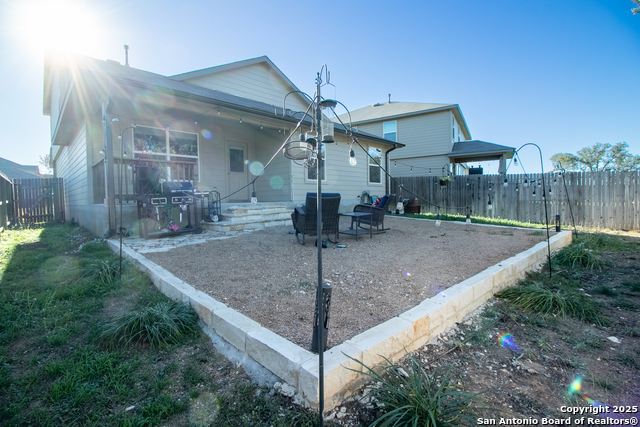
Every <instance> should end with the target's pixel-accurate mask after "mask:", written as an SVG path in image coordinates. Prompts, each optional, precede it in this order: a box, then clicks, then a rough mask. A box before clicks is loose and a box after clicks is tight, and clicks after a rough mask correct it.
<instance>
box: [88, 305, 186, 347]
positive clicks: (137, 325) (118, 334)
mask: <svg viewBox="0 0 640 427" xmlns="http://www.w3.org/2000/svg"><path fill="white" fill-rule="evenodd" d="M197 322H198V315H197V314H196V313H195V311H193V309H192V308H191V307H189V306H188V305H186V304H182V303H177V302H173V301H171V302H163V303H159V304H156V305H154V306H147V307H145V308H142V309H140V310H135V311H132V312H130V313H126V314H124V315H122V316H119V317H116V318H115V319H113V320H112V321H110V322H107V323H105V324H104V325H103V331H102V333H101V334H100V335H99V340H100V341H102V342H103V343H104V344H106V345H107V346H109V347H115V346H116V345H129V344H132V343H149V344H150V345H151V346H152V347H163V346H168V345H171V344H175V343H177V342H179V341H181V340H182V339H184V338H185V337H187V336H188V335H190V334H192V333H193V332H194V331H195V330H196V324H197Z"/></svg>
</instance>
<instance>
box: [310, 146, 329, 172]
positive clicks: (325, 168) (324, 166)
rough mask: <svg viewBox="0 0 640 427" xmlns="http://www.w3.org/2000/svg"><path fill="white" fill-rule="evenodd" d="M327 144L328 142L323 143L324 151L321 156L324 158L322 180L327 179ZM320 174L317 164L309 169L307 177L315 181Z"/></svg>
mask: <svg viewBox="0 0 640 427" xmlns="http://www.w3.org/2000/svg"><path fill="white" fill-rule="evenodd" d="M326 146H327V144H322V152H321V155H320V157H321V158H322V180H323V181H326V180H327V162H326V154H327V153H326V151H327V149H326ZM317 174H318V169H317V167H316V166H314V167H312V168H309V169H307V179H308V180H309V181H315V180H316V177H317Z"/></svg>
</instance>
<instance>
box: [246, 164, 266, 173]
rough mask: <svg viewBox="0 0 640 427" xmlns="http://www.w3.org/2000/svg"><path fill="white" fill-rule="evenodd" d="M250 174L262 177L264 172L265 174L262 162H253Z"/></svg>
mask: <svg viewBox="0 0 640 427" xmlns="http://www.w3.org/2000/svg"><path fill="white" fill-rule="evenodd" d="M249 172H251V173H252V174H253V175H255V176H258V175H262V172H264V166H263V165H262V163H260V162H253V163H251V166H249Z"/></svg>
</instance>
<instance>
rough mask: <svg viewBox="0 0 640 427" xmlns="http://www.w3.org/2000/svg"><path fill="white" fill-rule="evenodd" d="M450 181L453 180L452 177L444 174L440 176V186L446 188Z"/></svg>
mask: <svg viewBox="0 0 640 427" xmlns="http://www.w3.org/2000/svg"><path fill="white" fill-rule="evenodd" d="M449 182H451V177H450V176H443V177H442V178H440V188H445V187H446V186H447V184H448V183H449Z"/></svg>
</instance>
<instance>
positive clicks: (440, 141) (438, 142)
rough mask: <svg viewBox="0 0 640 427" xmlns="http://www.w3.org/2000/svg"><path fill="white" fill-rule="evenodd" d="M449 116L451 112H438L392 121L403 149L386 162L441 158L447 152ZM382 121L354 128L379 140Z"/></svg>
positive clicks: (449, 137) (449, 129) (450, 144)
mask: <svg viewBox="0 0 640 427" xmlns="http://www.w3.org/2000/svg"><path fill="white" fill-rule="evenodd" d="M451 117H452V115H451V112H449V111H441V112H437V113H431V114H421V115H418V116H411V117H404V118H399V119H395V121H396V123H397V139H398V142H400V143H402V144H405V145H406V147H403V148H399V149H397V150H395V151H394V152H393V153H391V154H390V155H389V157H390V159H391V160H393V159H399V158H409V157H422V156H433V155H443V154H446V153H448V152H450V151H451V147H452V143H451V123H452V122H451ZM384 121H386V120H383V121H380V122H375V123H366V124H359V125H357V127H358V130H360V131H364V132H369V133H371V134H373V135H376V136H379V137H382V136H383V134H382V123H383V122H384ZM443 163H444V162H443ZM439 167H440V168H441V167H442V165H440V166H439Z"/></svg>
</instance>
